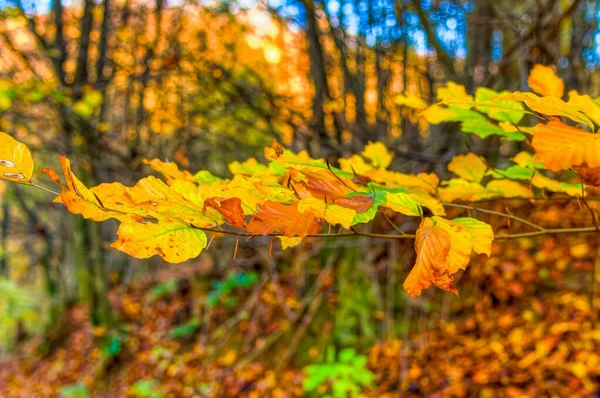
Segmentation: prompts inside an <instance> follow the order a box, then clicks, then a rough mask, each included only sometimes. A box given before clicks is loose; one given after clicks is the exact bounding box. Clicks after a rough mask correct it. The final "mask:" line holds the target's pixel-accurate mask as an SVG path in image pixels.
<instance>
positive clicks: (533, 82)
mask: <svg viewBox="0 0 600 398" xmlns="http://www.w3.org/2000/svg"><path fill="white" fill-rule="evenodd" d="M527 84H528V85H529V87H530V88H531V89H532V90H533V91H535V92H536V93H538V94H540V95H543V96H550V97H559V98H560V97H562V96H563V94H564V92H565V82H563V80H562V79H561V78H560V77H558V76H557V75H556V72H555V71H554V68H552V67H550V66H544V65H540V64H537V65H535V66H534V67H533V69H532V70H531V73H530V74H529V78H528V79H527Z"/></svg>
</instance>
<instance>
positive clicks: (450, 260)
mask: <svg viewBox="0 0 600 398" xmlns="http://www.w3.org/2000/svg"><path fill="white" fill-rule="evenodd" d="M415 249H416V252H417V261H416V263H415V265H414V267H413V269H412V270H411V271H410V273H409V275H408V277H407V278H406V280H405V281H404V285H403V286H404V289H405V290H406V291H407V292H408V294H410V295H411V296H413V297H417V296H419V295H420V294H421V291H422V290H423V289H427V288H428V287H429V286H431V285H432V284H433V285H435V286H437V287H439V288H440V289H442V290H447V291H450V292H453V293H455V294H457V295H458V290H456V288H455V287H454V285H453V281H454V274H455V273H456V272H457V271H458V270H459V269H465V268H466V266H467V263H468V262H469V259H470V257H471V250H472V249H473V238H472V236H471V234H470V233H469V230H468V229H467V227H465V226H464V225H462V224H460V223H454V222H452V221H448V220H445V219H443V218H440V217H437V216H436V217H432V218H426V219H424V220H423V221H422V222H421V225H420V227H419V229H418V230H417V233H416V240H415Z"/></svg>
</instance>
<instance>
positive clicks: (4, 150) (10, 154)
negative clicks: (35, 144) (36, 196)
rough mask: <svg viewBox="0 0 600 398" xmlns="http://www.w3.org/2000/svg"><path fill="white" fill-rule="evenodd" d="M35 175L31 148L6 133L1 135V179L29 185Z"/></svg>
mask: <svg viewBox="0 0 600 398" xmlns="http://www.w3.org/2000/svg"><path fill="white" fill-rule="evenodd" d="M32 174H33V158H32V157H31V153H30V152H29V148H27V146H26V145H25V144H23V143H20V142H19V141H17V140H15V139H14V138H12V137H11V136H10V135H8V134H6V133H0V179H3V180H8V181H12V182H18V183H22V184H24V183H28V182H29V180H30V179H31V175H32Z"/></svg>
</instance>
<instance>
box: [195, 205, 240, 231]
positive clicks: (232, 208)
mask: <svg viewBox="0 0 600 398" xmlns="http://www.w3.org/2000/svg"><path fill="white" fill-rule="evenodd" d="M204 206H209V207H212V208H214V209H217V210H218V211H219V213H221V214H222V215H223V217H224V218H225V221H227V222H228V223H229V224H231V225H232V226H234V227H235V228H242V227H245V226H246V224H247V223H246V218H245V217H244V210H243V209H242V200H241V199H240V198H229V199H225V198H209V199H206V200H205V201H204Z"/></svg>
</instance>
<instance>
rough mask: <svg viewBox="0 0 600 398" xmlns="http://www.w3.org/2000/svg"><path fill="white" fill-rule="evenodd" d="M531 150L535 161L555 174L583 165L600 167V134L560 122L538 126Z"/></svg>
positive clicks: (553, 121)
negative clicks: (533, 150) (534, 152)
mask: <svg viewBox="0 0 600 398" xmlns="http://www.w3.org/2000/svg"><path fill="white" fill-rule="evenodd" d="M532 146H533V148H534V149H535V151H536V154H537V155H536V160H539V161H540V162H542V163H543V164H544V166H546V167H547V168H548V169H550V170H552V171H560V170H563V169H568V168H570V167H572V166H581V165H583V164H586V165H587V166H588V167H599V166H600V156H599V155H598V154H600V134H592V133H588V132H587V131H584V130H582V129H578V128H575V127H571V126H569V125H566V124H564V123H563V122H561V121H558V120H552V121H550V122H549V123H548V124H541V123H540V124H538V125H537V128H536V133H535V134H534V136H533V141H532Z"/></svg>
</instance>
